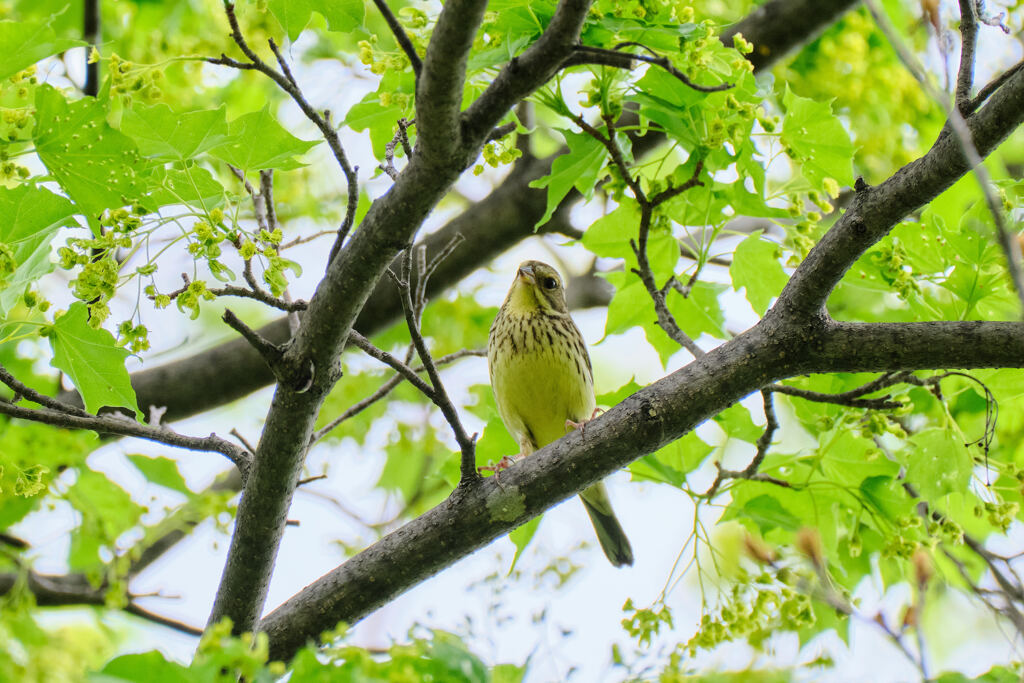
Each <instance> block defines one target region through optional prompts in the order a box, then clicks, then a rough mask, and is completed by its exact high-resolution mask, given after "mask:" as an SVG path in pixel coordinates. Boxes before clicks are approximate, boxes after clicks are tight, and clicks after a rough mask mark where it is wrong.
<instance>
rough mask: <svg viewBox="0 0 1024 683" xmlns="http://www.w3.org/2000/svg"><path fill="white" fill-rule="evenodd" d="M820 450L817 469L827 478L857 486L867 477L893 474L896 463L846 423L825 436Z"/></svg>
mask: <svg viewBox="0 0 1024 683" xmlns="http://www.w3.org/2000/svg"><path fill="white" fill-rule="evenodd" d="M823 440H827V444H826V445H825V446H823V447H822V449H821V451H822V453H821V471H822V473H823V474H824V475H825V476H826V477H827V478H828V479H829V480H830V481H833V482H835V483H837V484H842V485H844V486H860V485H861V483H862V482H863V481H864V480H865V479H867V478H868V477H875V476H881V477H895V476H896V474H897V473H898V472H899V469H900V466H899V464H898V463H895V462H893V461H892V460H889V458H887V457H885V454H883V453H882V451H881V449H879V448H878V447H877V446H876V445H875V443H874V442H873V441H871V440H870V439H866V438H864V437H863V436H861V435H860V434H859V433H858V432H857V431H855V430H851V429H850V428H849V427H848V426H841V427H839V428H838V429H837V430H836V431H835V432H834V433H830V434H827V435H825V437H824V438H823Z"/></svg>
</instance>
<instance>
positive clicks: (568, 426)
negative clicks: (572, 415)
mask: <svg viewBox="0 0 1024 683" xmlns="http://www.w3.org/2000/svg"><path fill="white" fill-rule="evenodd" d="M603 412H604V411H603V410H601V409H600V408H594V412H592V413H591V414H590V417H588V418H587V419H586V420H580V421H579V422H576V421H574V420H566V421H565V431H566V433H568V432H570V431H572V430H574V429H578V430H580V436H582V437H583V438H586V436H587V424H588V423H589V422H590V421H591V420H593V419H594V418H595V417H597V416H598V414H599V413H603Z"/></svg>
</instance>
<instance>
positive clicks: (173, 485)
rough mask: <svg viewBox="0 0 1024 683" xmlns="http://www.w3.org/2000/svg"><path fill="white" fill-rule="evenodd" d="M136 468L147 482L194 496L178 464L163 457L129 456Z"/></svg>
mask: <svg viewBox="0 0 1024 683" xmlns="http://www.w3.org/2000/svg"><path fill="white" fill-rule="evenodd" d="M128 460H130V461H131V463H132V464H133V465H135V468H136V469H137V470H139V472H142V476H144V477H145V478H146V479H147V480H149V481H150V482H152V483H154V484H158V485H160V486H163V487H164V488H169V489H171V490H172V491H177V492H178V493H183V494H185V495H186V496H189V497H191V496H192V489H190V488H189V487H188V484H186V483H185V479H184V477H182V476H181V472H179V471H178V463H176V462H174V461H173V460H171V459H170V458H165V457H163V456H155V457H150V456H148V455H129V456H128Z"/></svg>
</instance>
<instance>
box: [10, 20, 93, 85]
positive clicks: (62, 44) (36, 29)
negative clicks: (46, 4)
mask: <svg viewBox="0 0 1024 683" xmlns="http://www.w3.org/2000/svg"><path fill="white" fill-rule="evenodd" d="M51 23H52V18H48V19H46V20H45V21H41V22H28V21H23V22H19V21H0V81H3V80H6V79H7V78H8V77H9V76H13V75H14V74H16V73H18V72H19V71H21V70H22V69H25V68H27V67H30V66H32V65H33V64H35V63H36V62H38V61H39V60H40V59H43V58H44V57H49V56H50V55H55V54H57V53H58V52H64V51H65V50H68V49H71V48H73V47H79V46H81V45H86V43H84V42H83V41H81V40H70V39H68V38H58V37H57V34H56V33H55V32H54V30H53V27H52V26H51Z"/></svg>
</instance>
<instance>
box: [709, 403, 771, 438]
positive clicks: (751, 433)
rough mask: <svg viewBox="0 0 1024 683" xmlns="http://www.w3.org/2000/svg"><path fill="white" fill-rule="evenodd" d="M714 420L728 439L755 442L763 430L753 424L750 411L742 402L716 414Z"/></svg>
mask: <svg viewBox="0 0 1024 683" xmlns="http://www.w3.org/2000/svg"><path fill="white" fill-rule="evenodd" d="M715 422H716V423H718V426H719V427H721V428H722V430H723V431H724V432H725V434H726V436H728V437H729V438H730V439H740V440H741V441H746V442H748V443H756V442H757V440H758V439H759V438H761V433H762V432H763V431H764V430H763V429H762V428H761V427H758V426H757V425H756V424H754V421H753V420H752V419H751V418H750V411H749V410H747V408H746V406H744V405H743V404H742V403H734V404H733V405H731V406H729V407H728V408H726V409H725V410H723V411H722V412H720V413H719V414H718V415H715Z"/></svg>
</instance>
